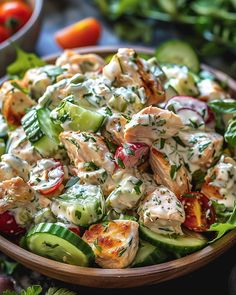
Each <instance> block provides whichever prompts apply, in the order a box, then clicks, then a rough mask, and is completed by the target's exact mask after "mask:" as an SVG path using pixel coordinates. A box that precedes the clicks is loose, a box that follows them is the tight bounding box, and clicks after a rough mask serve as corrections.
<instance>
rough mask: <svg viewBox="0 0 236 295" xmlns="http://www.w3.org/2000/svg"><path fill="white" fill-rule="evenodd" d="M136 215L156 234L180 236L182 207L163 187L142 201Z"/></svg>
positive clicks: (182, 216) (172, 194) (182, 220)
mask: <svg viewBox="0 0 236 295" xmlns="http://www.w3.org/2000/svg"><path fill="white" fill-rule="evenodd" d="M138 214H139V217H140V221H141V222H142V223H143V224H144V225H146V226H147V227H149V228H150V229H151V230H153V231H155V232H157V233H162V234H171V233H177V234H182V229H181V224H182V223H183V222H184V220H185V213H184V207H183V205H182V203H181V202H180V201H179V200H178V199H177V197H176V196H175V195H174V193H172V192H171V191H170V190H169V189H167V188H166V187H164V186H163V185H161V186H159V187H158V188H157V189H156V190H155V191H154V192H153V193H151V194H150V195H148V196H147V197H146V198H145V199H144V200H143V201H142V203H141V205H140V206H139V208H138Z"/></svg>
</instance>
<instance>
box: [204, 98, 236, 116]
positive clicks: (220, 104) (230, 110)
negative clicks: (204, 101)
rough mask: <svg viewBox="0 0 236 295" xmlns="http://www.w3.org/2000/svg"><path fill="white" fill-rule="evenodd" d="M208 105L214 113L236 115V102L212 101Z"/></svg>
mask: <svg viewBox="0 0 236 295" xmlns="http://www.w3.org/2000/svg"><path fill="white" fill-rule="evenodd" d="M208 105H209V106H210V107H211V108H212V109H213V111H216V112H220V113H227V114H235V113H236V101H233V100H213V101H210V102H209V103H208Z"/></svg>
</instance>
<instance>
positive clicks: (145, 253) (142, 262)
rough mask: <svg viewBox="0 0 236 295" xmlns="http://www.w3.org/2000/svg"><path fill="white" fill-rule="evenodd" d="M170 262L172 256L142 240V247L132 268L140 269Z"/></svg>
mask: <svg viewBox="0 0 236 295" xmlns="http://www.w3.org/2000/svg"><path fill="white" fill-rule="evenodd" d="M168 260H170V255H169V254H168V253H167V252H165V251H163V249H160V248H158V247H156V246H153V245H152V244H150V243H148V242H146V241H143V240H140V246H139V249H138V252H137V254H136V256H135V259H134V261H133V263H132V265H131V266H132V267H140V266H147V265H153V264H157V263H162V262H165V261H168Z"/></svg>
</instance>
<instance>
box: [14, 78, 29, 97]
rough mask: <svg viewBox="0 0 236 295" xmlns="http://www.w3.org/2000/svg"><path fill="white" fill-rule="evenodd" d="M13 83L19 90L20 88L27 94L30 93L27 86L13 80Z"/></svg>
mask: <svg viewBox="0 0 236 295" xmlns="http://www.w3.org/2000/svg"><path fill="white" fill-rule="evenodd" d="M11 85H12V86H14V87H15V88H17V89H18V90H20V91H21V92H22V93H24V94H26V95H28V94H29V90H28V89H27V88H25V87H22V86H21V85H20V84H18V83H17V82H15V81H13V82H11Z"/></svg>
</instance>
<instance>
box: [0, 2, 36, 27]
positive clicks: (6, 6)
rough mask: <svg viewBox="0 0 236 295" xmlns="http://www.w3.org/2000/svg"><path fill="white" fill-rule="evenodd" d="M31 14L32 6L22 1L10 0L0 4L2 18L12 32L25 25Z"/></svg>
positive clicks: (0, 16)
mask: <svg viewBox="0 0 236 295" xmlns="http://www.w3.org/2000/svg"><path fill="white" fill-rule="evenodd" d="M31 15H32V9H31V7H30V6H29V5H28V4H26V3H24V2H21V1H9V2H4V3H2V4H1V5H0V20H1V22H2V23H4V25H5V26H6V27H7V28H9V29H11V30H12V32H16V31H18V30H19V29H20V28H21V27H23V26H24V25H25V24H26V23H27V21H28V20H29V19H30V17H31Z"/></svg>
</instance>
